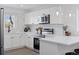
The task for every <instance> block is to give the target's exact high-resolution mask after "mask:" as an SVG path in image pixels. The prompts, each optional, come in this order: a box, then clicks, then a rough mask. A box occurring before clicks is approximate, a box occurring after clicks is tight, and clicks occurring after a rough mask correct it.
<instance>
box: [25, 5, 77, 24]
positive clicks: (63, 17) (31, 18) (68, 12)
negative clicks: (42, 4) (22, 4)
mask: <svg viewBox="0 0 79 59" xmlns="http://www.w3.org/2000/svg"><path fill="white" fill-rule="evenodd" d="M44 14H45V15H48V14H50V24H65V23H67V22H68V21H70V19H75V15H76V14H75V10H74V8H72V7H68V6H56V7H52V8H48V9H41V10H38V11H34V12H30V13H28V14H26V18H25V24H39V23H40V22H41V20H42V19H41V17H42V16H43V15H44Z"/></svg>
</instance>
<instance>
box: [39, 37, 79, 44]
mask: <svg viewBox="0 0 79 59" xmlns="http://www.w3.org/2000/svg"><path fill="white" fill-rule="evenodd" d="M40 40H42V41H46V42H52V43H59V44H64V45H73V44H76V43H79V37H78V36H53V37H46V38H41V39H40Z"/></svg>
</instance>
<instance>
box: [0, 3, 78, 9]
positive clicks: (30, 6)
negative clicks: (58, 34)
mask: <svg viewBox="0 0 79 59" xmlns="http://www.w3.org/2000/svg"><path fill="white" fill-rule="evenodd" d="M62 5H65V4H0V7H3V8H15V9H21V10H26V11H35V10H39V9H43V8H49V7H55V6H62ZM69 5H70V4H66V6H69ZM73 5H74V4H72V5H70V6H73ZM76 6H77V5H76Z"/></svg>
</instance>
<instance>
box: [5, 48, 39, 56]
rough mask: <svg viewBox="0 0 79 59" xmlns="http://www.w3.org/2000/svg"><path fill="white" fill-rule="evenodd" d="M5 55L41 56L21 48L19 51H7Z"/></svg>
mask: <svg viewBox="0 0 79 59" xmlns="http://www.w3.org/2000/svg"><path fill="white" fill-rule="evenodd" d="M4 55H39V53H36V52H34V51H33V50H31V49H28V48H19V49H13V50H9V51H5V52H4Z"/></svg>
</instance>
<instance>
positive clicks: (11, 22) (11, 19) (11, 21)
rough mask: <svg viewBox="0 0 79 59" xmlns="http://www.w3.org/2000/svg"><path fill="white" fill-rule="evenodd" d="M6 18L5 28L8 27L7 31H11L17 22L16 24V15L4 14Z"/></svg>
mask: <svg viewBox="0 0 79 59" xmlns="http://www.w3.org/2000/svg"><path fill="white" fill-rule="evenodd" d="M4 20H5V28H7V31H8V32H10V31H11V30H12V28H14V27H15V26H14V25H15V24H14V16H11V15H5V16H4Z"/></svg>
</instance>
